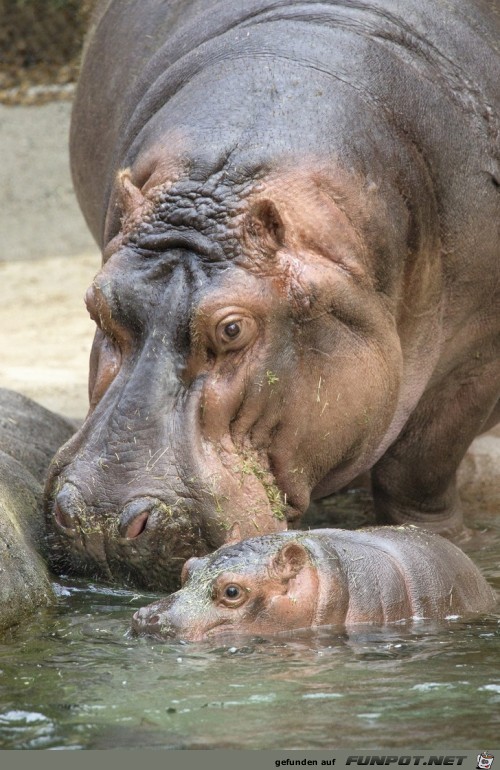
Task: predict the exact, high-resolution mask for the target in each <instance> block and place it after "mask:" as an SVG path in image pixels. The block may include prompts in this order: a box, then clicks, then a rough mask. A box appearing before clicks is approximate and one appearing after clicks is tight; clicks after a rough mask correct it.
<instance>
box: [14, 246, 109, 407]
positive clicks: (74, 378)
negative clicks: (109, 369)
mask: <svg viewBox="0 0 500 770" xmlns="http://www.w3.org/2000/svg"><path fill="white" fill-rule="evenodd" d="M98 268H99V256H98V254H97V253H93V254H84V255H82V256H77V257H71V259H68V258H67V257H52V258H49V259H43V260H37V261H32V262H29V263H28V262H24V261H23V262H3V263H0V286H1V298H2V301H1V303H0V351H1V358H0V386H1V387H4V388H12V389H13V390H17V391H20V392H21V393H24V394H25V395H27V396H30V397H31V398H34V399H35V400H36V401H39V402H40V403H41V404H43V405H44V406H46V407H47V408H49V409H52V410H53V411H55V412H59V413H60V414H63V415H65V416H67V417H71V418H73V419H82V418H83V417H84V416H85V413H86V410H87V403H88V401H87V369H88V358H89V352H90V346H91V344H92V337H93V333H94V329H95V325H94V322H93V321H91V320H90V318H89V316H88V314H87V311H86V308H85V305H84V303H83V296H84V294H85V290H86V288H87V287H88V286H89V285H90V283H91V281H92V278H93V276H94V275H95V273H96V272H97V270H98Z"/></svg>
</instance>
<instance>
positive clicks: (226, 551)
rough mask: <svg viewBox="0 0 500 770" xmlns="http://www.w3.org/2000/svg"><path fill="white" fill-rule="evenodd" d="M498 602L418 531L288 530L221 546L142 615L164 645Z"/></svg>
mask: <svg viewBox="0 0 500 770" xmlns="http://www.w3.org/2000/svg"><path fill="white" fill-rule="evenodd" d="M495 602H496V596H495V594H494V592H493V590H492V588H491V587H490V586H489V585H488V583H487V582H486V580H485V579H484V578H483V577H482V575H481V573H480V572H479V570H478V569H477V567H476V566H475V565H474V564H473V563H472V561H471V560H470V559H469V558H468V556H466V555H465V554H464V553H463V552H462V551H461V550H460V549H459V548H457V547H456V546H455V545H453V544H452V543H450V542H449V541H448V540H445V539H444V538H442V537H440V536H439V535H435V534H431V533H429V532H426V531H425V530H420V529H418V528H417V527H374V528H373V529H366V530H358V531H356V532H350V531H346V530H340V529H318V530H312V531H310V532H282V533H279V534H275V535H267V536H263V537H255V538H250V539H249V540H246V541H243V542H239V543H236V544H235V545H228V546H223V547H222V548H220V549H219V550H218V551H216V552H215V553H213V554H211V555H210V556H205V557H204V558H192V559H190V560H189V561H188V562H186V564H185V566H184V569H183V587H182V588H181V590H180V591H177V593H175V594H172V595H171V596H170V597H168V598H167V599H163V600H161V601H159V602H154V603H153V604H150V605H149V606H148V607H143V608H142V609H140V610H138V611H137V612H136V613H135V615H134V617H133V620H132V628H133V629H134V630H135V631H136V632H138V633H147V634H152V635H155V636H160V637H164V638H173V637H181V638H182V639H186V640H201V639H206V638H209V637H212V636H217V635H219V634H224V633H247V634H276V633H279V632H282V631H290V630H292V629H298V628H309V627H316V626H323V625H342V626H352V625H358V624H361V623H364V624H367V623H368V624H375V625H383V624H385V623H398V622H402V621H406V620H422V619H428V620H438V619H443V618H446V617H449V616H453V617H454V616H457V615H464V614H469V613H474V612H486V611H487V610H490V609H492V607H493V606H494V604H495Z"/></svg>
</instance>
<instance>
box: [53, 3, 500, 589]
mask: <svg viewBox="0 0 500 770" xmlns="http://www.w3.org/2000/svg"><path fill="white" fill-rule="evenodd" d="M499 40H500V20H499V7H498V3H497V2H496V1H495V2H492V1H490V0H454V2H453V3H449V2H441V1H439V2H437V1H436V0H419V2H415V0H377V2H371V0H356V1H354V0H338V2H337V1H335V2H312V1H309V0H301V1H300V2H293V1H292V0H234V2H228V1H227V0H224V1H222V0H220V1H216V0H170V1H169V2H161V3H160V2H158V0H110V1H108V2H102V3H101V4H100V5H99V6H98V9H97V13H96V17H95V20H94V24H93V27H92V30H91V34H90V37H89V39H88V42H87V46H86V53H85V57H84V62H83V68H82V74H81V79H80V83H79V87H78V91H77V96H76V101H75V107H74V113H73V121H72V129H71V154H72V169H73V177H74V182H75V188H76V191H77V194H78V198H79V201H80V204H81V207H82V209H83V212H84V214H85V217H86V219H87V222H88V224H89V227H90V229H91V230H92V232H93V234H94V236H95V238H96V240H97V241H98V243H99V244H100V246H101V247H102V250H103V268H102V270H101V272H100V273H99V274H98V275H97V276H96V278H95V279H94V282H93V284H92V287H91V288H90V290H89V292H88V294H87V304H88V308H89V311H90V313H91V315H92V317H93V318H94V319H95V321H96V323H97V325H98V330H97V332H96V337H95V343H94V347H93V352H92V357H91V365H90V378H89V392H90V411H89V414H88V417H87V419H86V421H85V423H84V425H83V426H82V428H81V430H80V431H79V432H78V434H77V435H76V436H75V437H74V438H73V439H72V440H71V441H70V442H69V443H68V444H67V445H66V447H64V448H63V449H62V450H61V452H60V453H59V454H58V456H57V458H56V460H55V463H54V465H53V469H52V474H51V478H50V481H49V483H48V486H47V495H46V497H47V506H46V510H47V519H48V523H49V528H50V531H51V533H52V535H51V536H52V548H51V550H52V553H53V554H54V566H55V567H56V568H57V569H64V570H73V571H77V572H90V573H94V572H96V573H99V574H101V575H103V576H104V577H107V578H112V577H116V578H119V579H120V580H122V581H123V580H128V581H130V582H135V583H138V584H140V585H145V586H150V587H154V586H156V587H162V588H164V589H166V590H171V589H172V588H173V587H175V586H177V585H178V580H179V573H180V569H181V565H182V563H183V561H184V560H185V559H186V558H187V557H189V556H191V555H193V554H194V555H203V554H205V553H207V552H209V551H211V550H213V549H215V548H216V547H218V546H220V545H221V544H222V543H223V542H224V541H225V539H226V537H227V533H228V532H229V531H231V527H232V525H233V524H234V523H235V521H238V522H239V528H240V533H241V536H242V537H249V536H252V535H255V534H263V533H266V532H273V531H277V530H280V529H283V528H285V526H286V525H287V524H288V525H290V526H293V525H294V524H295V523H296V522H297V521H298V519H299V518H300V516H301V514H302V513H303V512H304V511H305V509H306V508H307V506H308V504H309V502H310V500H311V499H317V498H320V497H322V496H324V495H327V494H330V493H332V492H334V491H335V490H338V489H340V488H341V487H343V486H344V485H345V484H347V483H348V482H350V481H351V480H352V479H353V478H354V477H355V476H357V475H358V474H360V473H363V472H366V471H370V470H371V472H372V482H373V491H374V500H375V508H376V514H377V517H378V521H379V522H381V523H384V522H387V523H405V522H406V523H407V522H415V523H421V524H423V525H425V526H426V527H428V528H431V529H433V530H434V531H439V532H443V533H448V534H451V535H453V536H454V535H457V534H459V533H460V532H461V530H462V527H463V522H462V515H461V510H460V503H459V501H458V497H457V494H456V486H455V473H456V469H457V466H458V464H459V462H460V459H461V458H462V456H463V455H464V453H465V451H466V449H467V447H468V445H469V443H470V442H471V440H472V439H473V437H474V436H476V435H477V434H478V433H480V432H481V431H483V430H485V429H486V428H487V427H488V426H491V425H493V424H495V423H496V422H497V421H498V418H499V398H500V372H499V369H500V365H499V346H500V333H499V331H500V329H499V326H500V312H499V296H500V295H499V292H500V288H499V287H500V274H499V271H500V254H499V237H498V223H499V221H500V167H499V141H498V139H499V125H500V120H499V104H500V57H499V45H500V43H499Z"/></svg>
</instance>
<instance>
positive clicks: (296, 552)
mask: <svg viewBox="0 0 500 770" xmlns="http://www.w3.org/2000/svg"><path fill="white" fill-rule="evenodd" d="M307 560H308V553H307V550H306V549H305V548H304V546H303V545H300V543H293V542H292V543H286V544H285V545H283V546H282V547H281V548H280V549H279V551H278V552H277V553H276V554H275V555H274V556H273V557H272V559H271V563H270V565H269V567H270V569H269V571H270V573H271V574H273V575H274V576H275V577H277V578H278V580H282V581H283V582H285V581H287V580H291V579H292V578H294V577H296V576H297V575H298V574H299V572H300V571H301V569H303V567H304V566H305V565H306V563H307Z"/></svg>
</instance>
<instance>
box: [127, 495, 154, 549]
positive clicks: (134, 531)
mask: <svg viewBox="0 0 500 770" xmlns="http://www.w3.org/2000/svg"><path fill="white" fill-rule="evenodd" d="M156 502H157V501H156V500H152V499H151V498H149V499H148V498H139V499H137V500H132V502H130V503H129V504H128V505H126V506H125V508H124V509H123V511H122V513H121V516H120V520H119V523H118V532H119V534H120V537H123V538H125V539H127V540H133V539H134V538H136V537H138V536H139V535H142V533H143V532H144V530H145V529H146V526H147V523H148V520H149V517H150V514H151V511H152V509H153V508H154V505H155V503H156Z"/></svg>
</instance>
